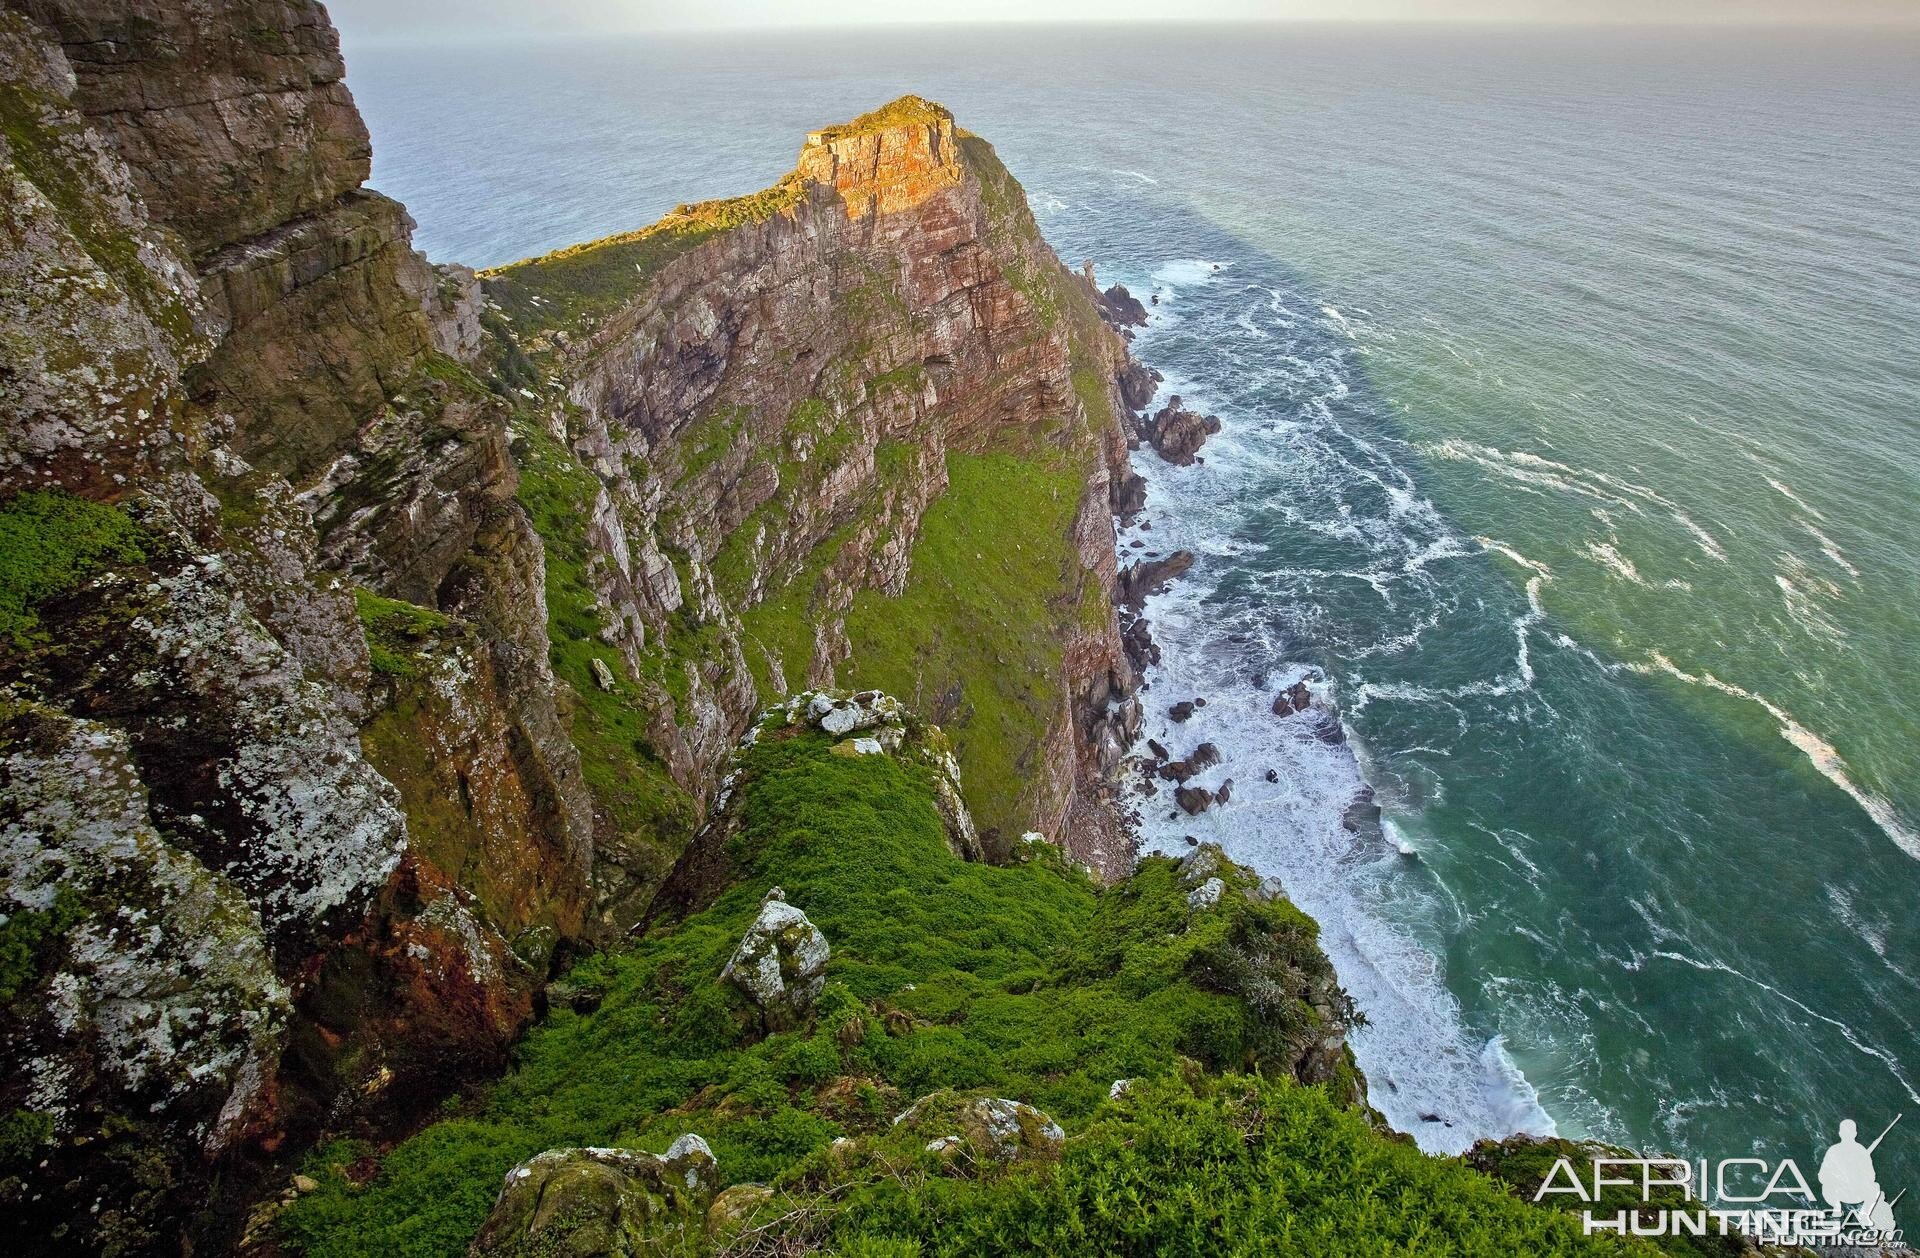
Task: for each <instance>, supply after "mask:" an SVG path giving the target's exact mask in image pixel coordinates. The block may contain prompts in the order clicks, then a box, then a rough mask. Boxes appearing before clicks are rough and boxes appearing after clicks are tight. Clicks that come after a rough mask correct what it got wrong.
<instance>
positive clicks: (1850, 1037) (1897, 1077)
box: [1651, 949, 1920, 1105]
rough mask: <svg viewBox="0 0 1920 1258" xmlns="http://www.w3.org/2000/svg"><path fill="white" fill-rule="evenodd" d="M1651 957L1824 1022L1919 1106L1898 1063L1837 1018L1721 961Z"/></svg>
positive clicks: (1664, 954) (1663, 954)
mask: <svg viewBox="0 0 1920 1258" xmlns="http://www.w3.org/2000/svg"><path fill="white" fill-rule="evenodd" d="M1651 955H1652V956H1655V957H1659V958H1660V959H1661V960H1664V961H1677V962H1679V963H1680V964H1681V965H1690V966H1692V967H1693V968H1694V969H1696V970H1705V971H1707V972H1709V973H1719V974H1728V975H1731V976H1732V977H1734V978H1737V979H1742V980H1744V981H1746V982H1749V983H1752V984H1753V985H1754V986H1755V987H1758V988H1759V989H1761V990H1762V991H1764V992H1767V993H1769V994H1771V995H1773V996H1776V997H1778V998H1779V999H1781V1000H1783V1001H1785V1002H1786V1003H1787V1004H1789V1005H1792V1006H1793V1007H1794V1008H1795V1009H1798V1010H1799V1011H1800V1012H1801V1013H1804V1014H1806V1015H1807V1016H1808V1017H1809V1018H1816V1019H1818V1020H1819V1021H1821V1022H1824V1023H1826V1024H1827V1025H1828V1026H1830V1027H1832V1028H1834V1029H1835V1030H1836V1031H1838V1032H1840V1037H1841V1038H1842V1039H1844V1040H1846V1042H1847V1043H1849V1044H1851V1045H1853V1047H1854V1048H1856V1049H1858V1050H1859V1051H1860V1052H1862V1053H1865V1054H1866V1055H1867V1056H1869V1057H1872V1058H1874V1059H1876V1060H1877V1061H1879V1062H1880V1064H1881V1065H1883V1066H1885V1067H1886V1068H1887V1073H1888V1074H1890V1075H1892V1076H1893V1078H1894V1082H1896V1083H1898V1084H1899V1085H1900V1087H1901V1088H1902V1090H1904V1091H1905V1092H1906V1094H1907V1095H1908V1096H1909V1097H1910V1098H1912V1100H1913V1102H1914V1104H1916V1105H1920V1092H1915V1091H1914V1090H1913V1084H1912V1083H1911V1082H1909V1081H1908V1079H1907V1076H1906V1075H1905V1074H1904V1073H1903V1072H1902V1071H1901V1069H1900V1063H1899V1062H1897V1061H1895V1060H1894V1059H1893V1058H1892V1057H1891V1056H1889V1055H1888V1053H1887V1052H1886V1050H1885V1049H1880V1048H1875V1047H1874V1046H1873V1045H1871V1044H1863V1043H1861V1042H1860V1041H1859V1040H1858V1039H1855V1038H1854V1034H1853V1030H1852V1028H1850V1027H1849V1026H1848V1025H1847V1024H1846V1023H1844V1022H1842V1021H1840V1020H1839V1019H1838V1018H1829V1017H1828V1016H1827V1015H1826V1014H1824V1013H1821V1012H1820V1011H1819V1010H1818V1009H1814V1008H1811V1007H1809V1006H1807V1005H1806V1004H1803V1003H1802V1002H1800V1001H1798V1000H1796V999H1794V998H1793V997H1792V996H1789V995H1788V994H1787V993H1785V992H1783V991H1781V990H1780V989H1779V988H1778V987H1775V986H1774V985H1773V984H1771V983H1769V982H1766V981H1765V980H1763V979H1757V978H1755V977H1754V976H1753V975H1751V974H1746V973H1742V972H1741V971H1739V970H1736V969H1734V968H1733V967H1732V966H1730V965H1728V964H1726V963H1725V962H1723V961H1702V960H1700V959H1698V958H1697V957H1690V956H1688V955H1686V954H1685V953H1684V952H1669V951H1667V950H1665V949H1656V950H1655V951H1654V952H1653V953H1652V954H1651Z"/></svg>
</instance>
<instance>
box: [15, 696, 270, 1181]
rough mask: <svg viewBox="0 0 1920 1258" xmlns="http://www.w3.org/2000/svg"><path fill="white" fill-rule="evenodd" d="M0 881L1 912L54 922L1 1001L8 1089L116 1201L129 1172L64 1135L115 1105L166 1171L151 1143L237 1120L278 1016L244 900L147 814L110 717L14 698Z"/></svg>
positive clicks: (79, 1131) (215, 1138) (209, 1143)
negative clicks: (36, 957)
mask: <svg viewBox="0 0 1920 1258" xmlns="http://www.w3.org/2000/svg"><path fill="white" fill-rule="evenodd" d="M0 887H3V888H4V890H3V891H0V911H4V912H5V914H6V915H7V917H8V919H9V922H10V923H11V922H13V921H15V920H17V921H19V922H21V923H22V924H23V925H26V924H30V923H33V922H35V921H38V922H39V923H41V928H42V929H45V930H48V931H57V932H60V933H62V934H64V941H63V942H64V956H65V959H64V961H63V962H62V964H61V965H60V967H59V969H58V971H57V972H49V971H46V970H41V969H38V968H29V969H28V970H27V971H26V972H25V973H23V974H20V975H19V976H18V977H17V980H16V981H17V982H18V983H19V988H18V990H17V991H16V992H14V993H12V996H11V999H10V1001H9V1004H8V1009H9V1018H8V1021H7V1025H6V1027H5V1029H4V1031H0V1051H3V1054H4V1058H5V1060H7V1061H8V1062H10V1063H13V1066H14V1072H15V1074H16V1077H17V1083H18V1084H23V1085H26V1086H27V1087H29V1088H30V1089H31V1092H30V1093H29V1092H26V1091H22V1092H21V1093H19V1094H18V1100H17V1101H14V1102H13V1104H14V1106H15V1107H16V1108H28V1106H27V1105H25V1104H23V1103H24V1102H26V1101H27V1100H28V1097H29V1095H30V1096H31V1098H32V1100H31V1106H30V1108H32V1109H33V1110H35V1111H37V1112H39V1113H43V1114H46V1115H48V1116H49V1118H50V1120H51V1123H52V1128H51V1131H50V1133H49V1134H50V1136H52V1137H53V1138H55V1139H57V1140H58V1141H59V1143H60V1146H61V1147H56V1148H49V1149H48V1150H47V1152H46V1153H45V1154H44V1155H43V1156H45V1157H46V1158H48V1159H49V1160H50V1161H51V1163H52V1164H53V1169H55V1171H56V1173H60V1172H64V1173H65V1174H68V1175H73V1174H85V1175H87V1177H88V1184H87V1191H88V1193H89V1194H90V1195H91V1197H92V1199H93V1200H96V1201H102V1200H104V1201H106V1202H108V1203H109V1204H110V1205H111V1206H112V1208H114V1209H116V1210H120V1209H126V1208H127V1206H128V1205H129V1201H128V1200H127V1198H128V1197H131V1196H133V1195H134V1193H136V1192H137V1191H138V1186H137V1185H136V1184H129V1183H127V1182H125V1176H124V1174H123V1173H121V1172H119V1171H117V1170H116V1169H115V1168H114V1167H113V1166H111V1165H101V1166H99V1167H96V1168H88V1164H87V1162H86V1161H85V1156H86V1154H85V1151H84V1148H83V1147H82V1146H84V1145H85V1144H86V1143H87V1142H85V1141H81V1142H79V1144H78V1145H68V1143H67V1142H68V1140H69V1139H70V1138H71V1137H74V1136H79V1135H84V1134H86V1133H89V1132H95V1131H98V1130H99V1129H100V1128H101V1127H102V1126H103V1125H110V1124H111V1123H112V1122H114V1121H117V1120H118V1118H119V1117H120V1116H122V1115H128V1114H132V1115H135V1116H137V1118H136V1120H135V1126H134V1130H135V1132H139V1131H141V1130H143V1129H144V1130H145V1131H146V1132H147V1133H149V1134H148V1137H147V1138H148V1139H149V1140H150V1141H151V1142H152V1146H153V1147H152V1148H151V1149H150V1150H149V1152H148V1153H147V1154H146V1155H145V1156H148V1157H151V1158H153V1159H154V1161H155V1165H156V1167H157V1168H163V1169H164V1168H167V1167H168V1164H169V1163H170V1162H171V1163H175V1165H174V1166H173V1167H172V1169H171V1173H173V1174H181V1173H182V1172H183V1171H184V1170H187V1169H190V1167H191V1159H192V1156H193V1155H192V1153H191V1152H189V1153H187V1154H186V1158H187V1166H186V1167H181V1166H179V1165H178V1159H179V1158H180V1157H181V1154H180V1153H179V1152H177V1151H176V1150H175V1149H169V1148H168V1147H167V1142H168V1141H169V1140H170V1141H172V1142H173V1143H174V1144H175V1146H176V1148H177V1149H184V1150H189V1151H192V1150H199V1149H213V1150H223V1149H225V1148H226V1147H227V1146H228V1145H229V1143H230V1142H231V1141H232V1140H233V1139H234V1138H235V1136H236V1134H237V1132H238V1131H240V1130H242V1129H243V1128H244V1126H245V1124H246V1123H247V1122H248V1121H249V1120H250V1119H251V1118H252V1117H253V1116H254V1115H253V1111H254V1110H255V1107H256V1106H258V1105H259V1104H260V1103H261V1100H262V1097H261V1093H262V1091H263V1089H264V1088H265V1087H266V1086H267V1084H268V1082H269V1080H270V1079H271V1078H272V1076H273V1072H274V1070H275V1067H276V1065H277V1063H278V1060H279V1055H280V1052H281V1049H282V1047H283V1046H284V1043H285V1037H286V1025H287V1021H288V1018H289V1016H290V1014H291V1006H290V1001H289V994H288V990H287V987H286V985H285V984H284V983H283V982H282V981H281V979H280V978H279V976H278V975H277V974H276V973H275V972H274V968H273V964H272V959H271V954H270V951H269V947H268V944H267V941H266V938H265V936H264V932H263V930H262V927H261V922H260V918H259V915H258V914H257V913H256V912H255V911H254V909H253V908H252V907H251V906H250V905H249V904H248V903H247V901H246V900H245V899H244V898H243V897H242V895H241V894H240V892H239V891H238V890H237V889H236V888H235V887H234V886H233V884H232V883H231V882H229V881H227V880H226V879H224V878H221V877H220V876H218V875H217V874H216V873H214V872H213V871H211V870H209V869H208V868H207V866H206V865H205V864H203V863H202V862H201V861H200V860H199V859H197V858H196V857H195V856H194V855H193V854H192V853H191V852H189V851H183V850H181V848H180V847H178V846H177V845H176V843H175V842H174V841H173V840H172V839H171V838H170V837H169V836H166V835H165V834H163V832H162V831H160V830H159V829H157V828H156V827H155V825H154V821H153V816H152V805H151V802H150V800H149V797H148V794H147V790H146V788H145V786H144V785H143V783H142V781H141V779H140V775H139V771H138V768H137V765H136V762H135V760H134V758H133V755H132V749H131V747H130V744H129V739H128V737H127V735H126V733H125V732H123V731H121V730H118V729H114V728H112V727H109V726H106V725H101V724H96V723H94V722H90V721H80V720H75V719H73V718H71V717H67V716H65V715H62V714H59V713H55V712H51V711H48V710H35V709H32V708H29V709H27V710H26V711H24V712H22V713H19V714H17V715H15V716H14V718H13V719H12V720H11V721H9V722H7V723H6V724H5V725H4V726H3V727H0ZM28 959H29V960H31V959H32V958H31V957H29V958H28ZM9 1099H10V1100H12V1094H10V1097H9ZM36 1160H38V1159H37V1158H36ZM123 1193H124V1194H126V1196H122V1194H123ZM136 1217H137V1216H136Z"/></svg>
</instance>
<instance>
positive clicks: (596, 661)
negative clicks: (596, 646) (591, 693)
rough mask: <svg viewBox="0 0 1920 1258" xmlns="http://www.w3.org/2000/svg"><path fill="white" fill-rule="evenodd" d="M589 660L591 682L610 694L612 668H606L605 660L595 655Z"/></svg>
mask: <svg viewBox="0 0 1920 1258" xmlns="http://www.w3.org/2000/svg"><path fill="white" fill-rule="evenodd" d="M591 662H592V667H593V684H594V685H596V686H598V687H600V689H602V690H604V691H607V692H608V693H609V694H611V693H612V692H613V684H614V683H613V670H612V669H611V668H608V667H607V662H606V661H605V660H603V659H601V658H600V657H599V656H597V655H596V656H594V657H593V659H592V661H591Z"/></svg>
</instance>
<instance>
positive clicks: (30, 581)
mask: <svg viewBox="0 0 1920 1258" xmlns="http://www.w3.org/2000/svg"><path fill="white" fill-rule="evenodd" d="M145 541H146V533H145V530H143V529H142V528H141V527H140V525H139V524H137V523H135V522H134V521H133V519H132V518H131V517H129V516H128V515H127V513H126V512H125V511H124V510H122V509H121V508H120V507H117V506H112V505H109V504H107V503H103V502H94V501H92V500H90V499H87V498H75V497H73V496H72V495H70V494H65V493H60V492H57V491H42V490H35V491H33V492H31V493H24V494H20V495H18V496H17V497H14V498H12V499H9V500H7V501H6V502H4V503H0V640H5V641H10V642H11V643H12V644H13V645H14V646H16V647H19V648H22V649H25V648H28V647H30V646H32V645H33V644H34V643H35V642H36V641H37V640H39V639H40V637H41V636H42V634H41V629H40V620H39V617H38V615H37V614H36V609H37V608H38V607H39V605H40V604H41V603H42V602H44V601H46V600H47V599H49V598H52V597H54V596H55V595H58V594H61V593H63V592H65V591H67V590H70V589H72V588H74V587H75V586H77V585H79V584H80V583H81V582H83V581H85V580H87V579H88V578H89V577H92V576H94V575H96V574H98V573H100V572H102V571H105V570H106V569H108V568H111V567H113V566H115V565H117V564H132V563H139V562H141V561H142V560H144V559H145V558H146V554H145V550H144V545H143V543H145Z"/></svg>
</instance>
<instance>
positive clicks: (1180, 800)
mask: <svg viewBox="0 0 1920 1258" xmlns="http://www.w3.org/2000/svg"><path fill="white" fill-rule="evenodd" d="M1173 799H1174V802H1175V803H1177V804H1179V805H1180V809H1181V811H1182V812H1184V813H1186V814H1187V816H1189V817H1197V816H1199V815H1200V814H1201V813H1203V812H1205V811H1206V810H1207V809H1209V808H1211V807H1213V803H1214V797H1213V792H1212V791H1209V790H1203V789H1201V788H1200V787H1198V786H1182V787H1179V788H1178V789H1176V790H1175V791H1174V792H1173Z"/></svg>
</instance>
